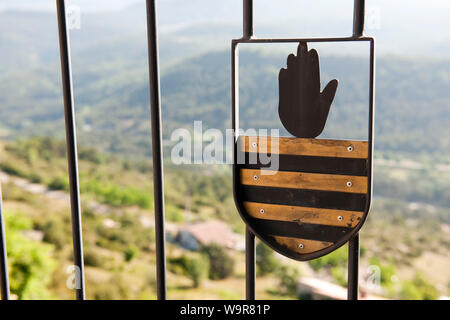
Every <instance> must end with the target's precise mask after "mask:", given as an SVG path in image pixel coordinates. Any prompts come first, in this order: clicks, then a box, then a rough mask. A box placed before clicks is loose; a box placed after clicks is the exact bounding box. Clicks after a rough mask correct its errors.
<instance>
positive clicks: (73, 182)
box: [56, 0, 86, 300]
mask: <svg viewBox="0 0 450 320" xmlns="http://www.w3.org/2000/svg"><path fill="white" fill-rule="evenodd" d="M56 10H57V15H58V34H59V48H60V58H61V77H62V85H63V97H64V119H65V128H66V147H67V164H68V170H69V186H70V206H71V215H72V238H73V256H74V264H75V266H76V269H75V283H76V288H75V290H76V297H77V299H78V300H84V299H86V294H85V289H84V262H83V236H82V225H81V205H80V186H79V176H78V154H77V133H76V125H75V109H74V100H73V85H72V66H71V60H70V37H69V28H68V27H67V20H66V6H65V1H64V0H56Z"/></svg>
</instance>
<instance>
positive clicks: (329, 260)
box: [309, 246, 348, 271]
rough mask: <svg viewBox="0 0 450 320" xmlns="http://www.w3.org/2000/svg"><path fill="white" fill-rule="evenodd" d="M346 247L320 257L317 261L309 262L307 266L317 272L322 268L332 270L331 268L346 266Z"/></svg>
mask: <svg viewBox="0 0 450 320" xmlns="http://www.w3.org/2000/svg"><path fill="white" fill-rule="evenodd" d="M347 260H348V256H347V246H344V247H341V248H339V249H337V250H336V251H333V252H331V253H330V254H327V255H326V256H323V257H320V258H318V259H314V260H310V261H309V265H310V266H311V268H313V269H314V270H316V271H317V270H319V269H322V268H327V267H328V268H332V267H339V266H341V267H343V266H346V265H347Z"/></svg>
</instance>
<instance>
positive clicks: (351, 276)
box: [347, 233, 359, 300]
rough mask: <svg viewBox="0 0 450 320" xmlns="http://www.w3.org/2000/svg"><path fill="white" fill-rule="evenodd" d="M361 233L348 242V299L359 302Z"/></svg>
mask: <svg viewBox="0 0 450 320" xmlns="http://www.w3.org/2000/svg"><path fill="white" fill-rule="evenodd" d="M358 271H359V233H357V234H356V235H355V236H354V237H353V238H352V239H350V241H349V242H348V289H347V299H348V300H358V274H359V272H358Z"/></svg>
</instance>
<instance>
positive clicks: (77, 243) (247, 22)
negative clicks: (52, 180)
mask: <svg viewBox="0 0 450 320" xmlns="http://www.w3.org/2000/svg"><path fill="white" fill-rule="evenodd" d="M364 4H365V1H364V0H354V16H353V17H354V20H353V36H351V37H340V38H293V39H256V38H254V37H253V0H243V37H242V38H241V39H234V40H232V126H233V130H234V134H235V142H236V141H237V140H236V139H237V135H236V129H237V128H239V92H238V88H239V81H238V70H239V69H238V57H239V55H238V45H239V43H288V42H291V43H297V42H301V41H304V42H345V41H369V42H370V91H369V143H370V148H369V177H368V178H369V183H368V188H370V192H369V194H368V201H367V204H366V210H367V212H368V211H369V209H370V200H371V197H372V194H371V190H372V188H371V186H372V161H371V158H372V154H373V116H374V90H375V79H374V70H375V43H374V39H373V38H371V37H364V36H363V29H364ZM56 5H57V17H58V34H59V46H60V59H61V75H62V84H63V98H64V118H65V130H66V146H67V158H68V159H67V160H68V173H69V184H70V204H71V218H72V237H73V250H74V263H75V265H76V266H77V267H78V269H77V270H76V271H75V272H76V274H75V276H76V282H77V284H78V286H79V287H78V288H76V297H77V299H79V300H84V299H85V285H84V263H83V244H82V224H81V206H80V190H79V175H78V156H77V143H76V126H75V111H74V99H73V86H72V70H71V60H70V38H69V31H68V27H67V21H66V10H65V1H64V0H56ZM146 10H147V40H148V59H149V78H150V97H151V109H150V112H151V125H152V153H153V182H154V198H155V199H154V201H155V233H156V264H157V266H156V269H157V294H158V299H166V262H165V260H166V257H165V235H164V234H165V233H164V181H163V161H162V159H163V158H162V138H161V127H162V122H161V98H160V80H159V78H160V77H159V57H158V32H157V8H156V0H146ZM234 149H235V150H234V159H235V163H236V143H235V148H234ZM235 180H236V166H235V165H234V166H233V181H234V182H235ZM233 192H234V196H235V199H236V190H233ZM363 222H364V221H362V223H363ZM362 223H361V225H362ZM350 237H351V239H350ZM245 238H246V298H247V299H255V275H256V273H255V235H254V232H253V230H251V228H249V227H247V229H246V237H245ZM347 241H349V265H348V270H349V273H348V277H349V278H348V279H349V286H348V298H349V299H357V297H358V264H359V235H358V230H355V231H354V232H353V233H352V234H350V235H349V236H348V237H346V238H345V241H344V240H343V241H341V242H342V243H340V244H339V246H340V245H343V244H344V243H345V242H347ZM334 248H335V247H334ZM325 250H326V249H325ZM0 291H1V297H2V299H4V300H7V299H9V278H8V266H7V254H6V241H5V230H4V221H3V211H2V202H1V189H0Z"/></svg>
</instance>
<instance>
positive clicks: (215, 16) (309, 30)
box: [0, 0, 450, 57]
mask: <svg viewBox="0 0 450 320" xmlns="http://www.w3.org/2000/svg"><path fill="white" fill-rule="evenodd" d="M67 3H68V4H72V5H77V6H79V7H80V10H81V13H82V14H83V13H90V12H105V11H111V10H112V11H120V10H126V8H127V7H130V6H133V5H134V10H140V9H139V8H140V7H141V8H142V10H145V0H69V1H67ZM254 3H255V4H254V5H255V17H254V19H255V34H256V36H259V37H264V36H267V34H264V30H272V29H273V30H277V31H276V33H275V34H274V33H271V34H270V35H269V36H270V37H302V36H313V37H317V36H325V37H326V36H346V35H350V34H351V32H352V30H351V29H352V12H353V9H352V8H353V0H314V1H311V0H255V1H254ZM158 7H159V24H160V26H161V31H164V30H168V29H169V30H176V29H173V28H177V27H179V26H181V27H183V26H186V25H195V24H201V23H206V24H208V23H211V24H212V23H221V24H232V25H235V26H239V28H240V25H241V24H242V0H159V1H158ZM5 10H40V11H51V12H54V11H55V0H0V11H5ZM271 26H274V28H271ZM275 27H276V28H275ZM223 28H227V27H226V26H224V27H223ZM1 31H2V30H0V32H1ZM3 31H4V30H3ZM366 33H367V34H368V35H371V36H375V37H376V38H377V42H378V44H379V45H380V46H378V48H380V49H381V50H380V51H379V52H380V53H389V52H392V53H394V54H402V55H415V52H418V55H422V54H424V55H429V56H441V57H442V56H444V57H450V1H445V0H427V1H425V0H367V1H366ZM233 36H235V35H233Z"/></svg>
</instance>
